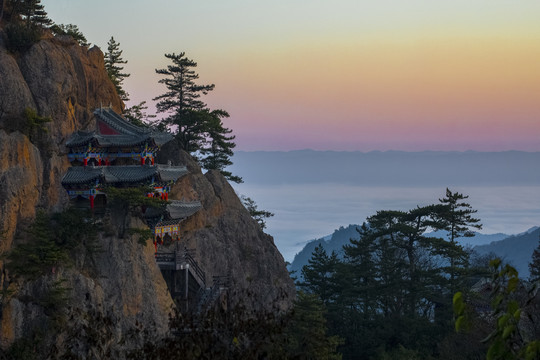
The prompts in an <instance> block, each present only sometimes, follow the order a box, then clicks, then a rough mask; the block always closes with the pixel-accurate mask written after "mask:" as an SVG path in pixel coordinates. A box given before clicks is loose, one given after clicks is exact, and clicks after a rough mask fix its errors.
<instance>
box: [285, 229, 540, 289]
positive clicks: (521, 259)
mask: <svg viewBox="0 0 540 360" xmlns="http://www.w3.org/2000/svg"><path fill="white" fill-rule="evenodd" d="M359 226H360V225H356V224H351V225H349V226H347V227H343V226H342V227H340V228H339V229H337V230H335V231H334V233H333V234H331V235H327V236H325V237H322V238H319V239H314V240H311V241H308V242H307V243H306V245H305V246H304V248H303V249H302V250H301V251H299V252H298V253H297V254H296V255H295V257H294V260H293V261H292V263H291V264H290V265H289V271H296V273H295V275H296V276H297V277H298V276H299V275H300V272H301V270H302V267H303V266H304V265H307V264H308V260H309V259H310V258H311V255H312V253H313V251H314V250H315V247H317V246H319V245H321V246H322V247H323V248H324V249H325V250H326V252H327V253H329V254H330V253H331V252H332V251H335V252H336V253H337V254H338V255H341V254H342V248H343V245H346V244H348V243H349V240H350V239H351V238H353V239H357V238H358V232H357V231H356V229H357V228H358V227H359ZM428 235H431V236H434V237H443V238H444V237H446V233H445V232H444V231H437V232H432V233H429V234H428ZM539 237H540V227H538V226H534V227H532V228H530V229H528V230H527V231H524V232H522V233H519V234H516V235H508V234H503V233H497V234H481V233H478V232H475V236H474V237H470V238H459V239H458V242H459V243H460V244H461V245H463V246H472V247H473V249H474V250H475V251H477V252H478V253H479V254H481V255H484V254H489V253H494V254H495V255H497V256H498V257H500V258H502V259H503V260H504V261H506V262H508V263H510V264H511V265H513V266H514V267H516V269H517V270H518V271H519V274H520V277H522V278H527V277H528V276H529V268H528V264H529V262H530V261H531V256H532V253H533V251H534V249H535V248H536V247H537V246H538V241H539Z"/></svg>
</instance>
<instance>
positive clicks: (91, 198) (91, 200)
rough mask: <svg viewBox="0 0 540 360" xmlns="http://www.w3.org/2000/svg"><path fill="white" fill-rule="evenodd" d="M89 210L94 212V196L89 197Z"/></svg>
mask: <svg viewBox="0 0 540 360" xmlns="http://www.w3.org/2000/svg"><path fill="white" fill-rule="evenodd" d="M90 209H91V210H94V195H90Z"/></svg>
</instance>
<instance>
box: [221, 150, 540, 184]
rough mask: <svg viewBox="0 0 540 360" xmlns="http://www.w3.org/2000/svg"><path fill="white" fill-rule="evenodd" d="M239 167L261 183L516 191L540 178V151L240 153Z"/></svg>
mask: <svg viewBox="0 0 540 360" xmlns="http://www.w3.org/2000/svg"><path fill="white" fill-rule="evenodd" d="M233 162H234V164H233V165H232V166H231V167H230V170H231V171H232V172H233V173H235V174H238V175H240V176H242V177H244V181H245V182H246V183H256V184H297V183H307V184H309V183H350V184H355V185H375V186H395V185H399V186H403V185H410V186H428V185H437V186H440V184H449V185H452V186H460V185H472V184H481V185H482V186H490V185H512V186H516V185H537V184H538V179H539V178H540V167H538V166H537V164H538V163H540V152H524V151H503V152H476V151H465V152H455V151H454V152H446V151H422V152H404V151H385V152H381V151H372V152H359V151H351V152H346V151H315V150H296V151H283V152H280V151H253V152H246V151H236V152H235V154H234V158H233ZM261 165H263V166H261ZM255 168H256V169H257V171H253V169H255Z"/></svg>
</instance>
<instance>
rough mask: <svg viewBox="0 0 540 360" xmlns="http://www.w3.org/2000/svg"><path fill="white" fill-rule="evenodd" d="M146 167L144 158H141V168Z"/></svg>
mask: <svg viewBox="0 0 540 360" xmlns="http://www.w3.org/2000/svg"><path fill="white" fill-rule="evenodd" d="M142 165H144V158H143V157H142V156H141V166H142Z"/></svg>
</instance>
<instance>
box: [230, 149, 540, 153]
mask: <svg viewBox="0 0 540 360" xmlns="http://www.w3.org/2000/svg"><path fill="white" fill-rule="evenodd" d="M237 152H243V153H257V152H264V153H289V152H333V153H362V154H370V153H411V154H418V153H444V154H452V153H457V154H461V153H511V152H517V153H528V154H535V153H540V150H534V151H529V150H492V151H485V150H393V149H391V150H368V151H365V150H317V149H310V148H305V149H291V150H235V153H237Z"/></svg>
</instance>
